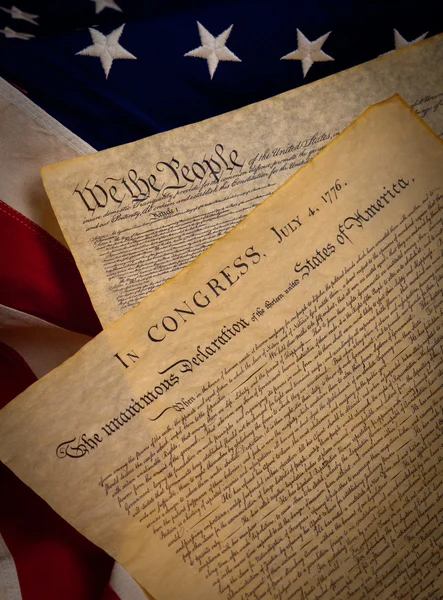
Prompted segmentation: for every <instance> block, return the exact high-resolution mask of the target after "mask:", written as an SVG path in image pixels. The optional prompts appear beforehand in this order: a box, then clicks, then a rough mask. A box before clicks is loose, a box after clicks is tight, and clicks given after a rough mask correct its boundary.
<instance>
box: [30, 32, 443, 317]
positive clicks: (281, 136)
mask: <svg viewBox="0 0 443 600" xmlns="http://www.w3.org/2000/svg"><path fill="white" fill-rule="evenodd" d="M442 64H443V35H439V36H435V37H433V38H431V39H429V40H425V41H423V42H421V43H419V44H414V45H413V46H411V47H408V48H404V49H402V50H399V51H397V52H394V53H390V54H387V55H384V56H382V57H379V58H378V59H376V60H373V61H371V62H368V63H366V64H363V65H360V66H358V67H356V68H353V69H350V70H348V71H343V72H341V73H337V74H335V75H333V76H331V77H328V78H326V79H322V80H321V81H318V82H315V83H313V84H310V85H307V86H303V87H301V88H298V89H295V90H293V91H290V92H287V93H284V94H281V95H279V96H276V97H274V98H271V99H269V100H265V101H263V102H260V103H257V104H254V105H251V106H248V107H246V108H243V109H240V110H237V111H234V112H232V113H229V114H225V115H222V116H220V117H216V118H214V119H210V120H208V121H204V122H202V123H197V124H195V125H190V126H188V127H184V128H181V129H177V130H174V131H170V132H167V133H164V134H160V135H157V136H154V137H151V138H148V139H145V140H141V141H138V142H135V143H131V144H128V145H124V146H120V147H118V148H113V149H110V150H106V151H104V152H99V153H97V154H95V155H94V156H90V157H87V158H79V159H76V160H72V161H68V162H63V163H61V164H57V165H55V166H49V167H46V168H44V169H43V170H42V174H43V181H44V185H45V187H46V190H47V193H48V196H49V198H50V200H51V203H52V205H53V208H54V211H55V213H56V215H57V218H58V220H59V222H60V225H61V228H62V230H63V232H64V234H65V237H66V239H67V241H68V243H69V246H70V248H71V250H72V252H73V254H74V257H75V259H76V261H77V264H78V266H79V269H80V272H81V274H82V276H83V279H84V281H85V284H86V287H87V289H88V291H89V294H90V296H91V299H92V303H93V305H94V307H95V310H96V312H97V314H98V316H99V318H100V320H101V322H102V324H103V325H107V324H109V323H111V322H112V321H114V320H115V319H116V318H117V317H119V316H120V315H122V314H124V313H125V312H127V311H128V310H129V309H130V308H132V307H134V306H136V305H137V304H138V302H140V301H141V300H142V299H143V298H145V297H146V296H147V294H148V293H150V292H151V291H152V290H153V289H155V288H156V287H157V286H159V285H160V284H161V283H163V282H164V281H165V280H167V279H169V278H170V277H172V276H173V275H174V274H175V273H177V271H179V270H180V269H181V268H183V267H185V266H186V265H187V264H189V263H190V262H191V260H192V259H194V258H195V257H196V256H197V255H198V254H200V253H201V252H202V251H203V250H204V249H205V248H207V247H208V246H209V245H210V243H212V242H213V241H215V240H216V239H217V238H219V237H220V236H221V235H223V234H224V233H226V232H227V231H229V229H231V228H232V227H233V226H234V225H235V224H237V223H238V222H239V221H240V220H241V219H242V218H243V217H244V216H245V215H246V214H247V213H248V212H249V211H250V210H251V209H252V208H253V207H254V206H256V205H257V204H258V203H259V202H261V201H262V200H263V199H264V198H266V197H267V196H269V194H271V193H272V192H274V191H275V190H276V189H277V187H278V186H279V185H281V184H282V183H284V182H285V181H286V180H287V179H288V177H289V176H290V175H291V174H292V173H294V172H295V171H296V170H297V169H298V168H299V167H300V166H301V165H303V164H304V163H306V162H307V161H308V160H309V159H310V158H312V157H313V156H314V155H315V154H316V153H317V152H318V151H319V150H320V149H321V148H322V147H323V146H324V145H325V144H326V143H327V142H328V141H330V140H331V139H333V138H334V137H335V136H336V135H337V134H338V133H339V132H340V131H341V130H342V129H343V128H344V127H346V126H347V125H348V124H349V123H350V122H351V121H352V120H353V119H355V118H356V117H357V116H358V115H359V114H360V113H361V112H362V111H363V110H364V109H365V108H366V107H367V106H368V105H369V104H371V103H374V102H377V101H379V100H382V99H384V98H387V97H388V96H390V95H392V94H393V93H399V94H401V95H402V97H403V98H404V99H405V100H406V101H407V102H408V103H409V104H411V105H412V106H413V108H414V109H415V110H416V111H417V112H418V114H419V115H420V116H422V117H423V118H424V119H426V121H427V122H428V124H429V125H430V126H431V127H432V128H433V129H434V131H436V132H437V133H438V134H442V133H443V68H442Z"/></svg>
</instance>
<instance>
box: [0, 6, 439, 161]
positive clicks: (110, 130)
mask: <svg viewBox="0 0 443 600" xmlns="http://www.w3.org/2000/svg"><path fill="white" fill-rule="evenodd" d="M13 1H15V0H0V76H2V77H3V78H5V79H6V80H7V81H9V82H10V83H13V84H14V85H16V86H18V87H19V88H21V89H22V90H24V91H25V92H26V93H27V94H28V96H29V98H31V99H32V100H33V101H34V102H36V103H37V104H38V105H39V106H41V107H42V108H44V109H45V110H46V111H47V112H49V113H50V114H51V115H52V116H54V117H55V118H57V119H58V120H59V121H60V122H61V123H63V124H64V125H65V126H66V127H68V128H69V129H71V130H72V131H73V132H75V133H76V134H77V135H79V136H80V137H81V138H83V139H84V140H86V141H87V142H89V143H90V144H91V145H92V146H94V147H95V148H96V149H98V150H99V149H103V148H108V147H110V146H114V145H117V144H122V143H124V142H130V141H133V140H136V139H140V138H142V137H146V136H149V135H152V134H154V133H158V132H160V131H165V130H168V129H172V128H175V127H179V126H182V125H186V124H188V123H192V122H196V121H199V120H202V119H206V118H208V117H212V116H214V115H217V114H220V113H223V112H226V111H229V110H232V109H235V108H238V107H240V106H244V105H246V104H250V103H251V102H256V101H258V100H262V99H264V98H267V97H269V96H272V95H275V94H278V93H280V92H283V91H285V90H288V89H292V88H294V87H297V86H300V85H303V84H305V83H309V82H312V81H314V80H316V79H319V78H321V77H324V76H327V75H331V74H333V73H336V72H337V71H340V70H342V69H346V68H349V67H352V66H354V65H356V64H359V63H361V62H363V61H367V60H370V59H373V58H376V57H377V56H379V55H380V54H384V53H386V52H390V51H392V50H394V49H396V48H400V47H402V46H404V45H407V44H410V43H413V42H414V41H417V40H419V39H422V38H424V37H425V36H430V35H433V34H436V33H440V32H441V31H442V21H441V17H440V12H439V4H438V3H436V2H425V3H423V2H419V1H418V0H413V1H412V0H405V2H402V3H400V4H399V3H398V2H393V1H389V0H387V1H385V2H370V1H364V2H362V1H361V0H358V1H357V0H338V1H335V2H326V1H324V0H310V1H309V2H307V1H305V2H294V1H289V0H273V1H270V0H260V1H256V2H233V1H226V0H224V1H214V0H212V1H211V0H206V1H202V0H193V1H190V2H185V3H184V2H178V1H171V2H159V1H158V0H154V1H150V2H142V1H136V0H76V1H75V2H58V1H57V0H45V1H44V2H43V1H38V0H17V1H18V2H20V4H19V6H18V7H16V6H11V5H10V4H9V2H13Z"/></svg>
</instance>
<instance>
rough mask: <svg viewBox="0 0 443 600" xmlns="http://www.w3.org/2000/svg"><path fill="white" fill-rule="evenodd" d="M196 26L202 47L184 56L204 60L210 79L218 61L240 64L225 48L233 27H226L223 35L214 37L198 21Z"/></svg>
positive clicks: (236, 57)
mask: <svg viewBox="0 0 443 600" xmlns="http://www.w3.org/2000/svg"><path fill="white" fill-rule="evenodd" d="M197 25H198V32H199V34H200V41H201V44H202V45H201V46H199V47H198V48H195V49H194V50H191V51H190V52H187V53H186V54H185V56H195V57H197V58H205V59H206V60H207V61H208V69H209V75H210V76H211V79H212V78H213V76H214V73H215V70H216V69H217V67H218V63H219V61H220V60H229V61H235V62H241V60H240V59H239V58H238V56H235V54H234V53H233V52H231V51H230V50H229V48H227V47H226V42H227V40H228V37H229V34H230V33H231V30H232V28H233V25H231V26H230V27H228V29H225V31H223V33H221V34H220V35H219V36H217V37H214V36H213V35H212V33H209V31H208V30H207V29H206V28H205V27H203V25H202V24H201V23H199V22H198V21H197Z"/></svg>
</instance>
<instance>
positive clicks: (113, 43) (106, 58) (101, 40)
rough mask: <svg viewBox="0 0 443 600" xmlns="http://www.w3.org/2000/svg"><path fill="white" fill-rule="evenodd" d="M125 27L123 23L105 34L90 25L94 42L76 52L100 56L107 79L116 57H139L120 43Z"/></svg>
mask: <svg viewBox="0 0 443 600" xmlns="http://www.w3.org/2000/svg"><path fill="white" fill-rule="evenodd" d="M123 27H124V25H121V26H120V27H118V28H117V29H114V31H111V33H110V34H108V35H104V34H103V33H101V32H100V31H97V29H94V28H93V27H90V28H89V33H90V34H91V38H92V41H93V42H94V43H93V44H92V45H91V46H88V47H87V48H84V49H83V50H80V52H77V53H76V54H81V55H83V56H96V57H97V58H99V59H100V62H101V63H102V67H103V70H104V72H105V75H106V79H107V78H108V75H109V71H110V70H111V67H112V63H113V61H114V59H117V58H132V59H136V58H137V57H136V56H134V55H133V54H131V53H130V52H128V51H127V50H125V49H124V48H123V47H122V46H120V44H119V43H118V40H119V39H120V36H121V34H122V32H123Z"/></svg>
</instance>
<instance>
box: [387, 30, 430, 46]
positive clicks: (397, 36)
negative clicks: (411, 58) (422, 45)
mask: <svg viewBox="0 0 443 600" xmlns="http://www.w3.org/2000/svg"><path fill="white" fill-rule="evenodd" d="M428 33H429V32H428V31H427V32H426V33H423V34H422V35H419V36H418V38H415V40H412V41H411V42H408V41H407V40H405V38H404V37H403V36H402V35H401V33H399V32H398V31H397V30H396V29H394V42H395V49H396V50H398V49H399V48H404V47H405V46H409V45H410V44H415V42H421V40H424V39H425V37H426V36H427V35H428Z"/></svg>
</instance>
